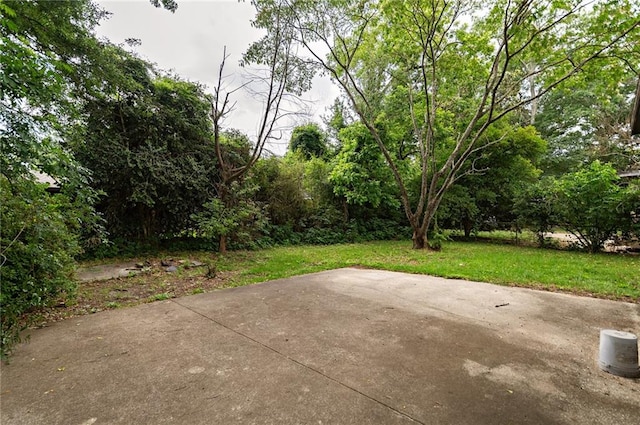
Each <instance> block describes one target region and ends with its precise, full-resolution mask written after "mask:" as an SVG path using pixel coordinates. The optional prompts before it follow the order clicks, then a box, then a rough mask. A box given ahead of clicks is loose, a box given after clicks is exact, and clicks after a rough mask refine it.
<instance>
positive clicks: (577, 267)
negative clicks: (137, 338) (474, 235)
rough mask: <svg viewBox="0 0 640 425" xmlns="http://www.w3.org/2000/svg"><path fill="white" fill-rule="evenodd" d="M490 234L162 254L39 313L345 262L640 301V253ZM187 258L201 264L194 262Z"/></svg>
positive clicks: (52, 316) (83, 310) (57, 313)
mask: <svg viewBox="0 0 640 425" xmlns="http://www.w3.org/2000/svg"><path fill="white" fill-rule="evenodd" d="M490 236H491V240H493V241H496V240H500V241H502V242H501V243H487V242H486V240H485V241H484V242H480V241H475V242H451V241H450V242H445V243H444V244H443V249H442V251H439V252H434V251H425V250H421V251H416V250H413V249H411V242H410V241H384V242H371V243H362V244H345V245H330V246H295V247H280V248H272V249H264V250H259V251H236V252H229V253H227V254H225V255H223V256H219V255H217V254H214V253H207V252H196V251H192V252H171V253H158V254H157V255H155V256H153V257H145V258H138V259H136V261H138V262H147V263H148V264H150V265H151V266H150V267H148V269H146V270H145V271H144V272H143V273H140V274H137V275H134V276H129V277H123V278H117V279H111V280H107V281H96V282H86V283H80V284H79V286H78V290H77V295H76V296H75V297H74V298H71V299H67V300H61V301H60V302H59V303H58V304H57V305H55V307H50V308H46V309H43V310H42V311H39V312H37V313H35V314H36V315H37V316H36V322H37V323H38V324H39V325H43V324H46V323H49V322H52V321H57V320H60V319H64V318H68V317H73V316H79V315H84V314H89V313H95V312H98V311H102V310H107V309H117V308H123V307H128V306H132V305H137V304H141V303H147V302H153V301H160V300H166V299H170V298H175V297H181V296H185V295H191V294H199V293H203V292H209V291H213V290H216V289H220V288H228V287H235V286H243V285H249V284H252V283H257V282H263V281H267V280H273V279H280V278H286V277H290V276H296V275H301V274H305V273H313V272H319V271H324V270H331V269H337V268H341V267H366V268H372V269H381V270H391V271H399V272H408V273H416V274H428V275H433V276H441V277H447V278H457V279H467V280H475V281H482V282H490V283H495V284H499V285H509V286H519V287H528V288H536V289H543V290H550V291H562V292H569V293H574V294H578V295H585V296H594V297H599V298H609V299H616V300H625V301H631V302H636V303H637V302H639V300H640V257H638V256H630V255H619V254H587V253H581V252H572V251H559V250H550V249H539V248H532V247H526V246H515V245H513V244H512V241H511V239H510V238H509V235H506V234H505V235H497V236H498V237H496V235H493V234H492V235H490ZM507 242H508V243H507ZM171 258H173V259H175V260H179V259H184V260H187V261H185V262H183V263H181V264H182V265H181V266H179V267H178V270H177V271H176V272H173V273H167V272H166V271H165V267H161V260H162V259H164V260H166V259H171ZM129 260H130V259H129ZM188 260H197V261H200V262H202V263H203V265H202V266H196V267H190V266H189V264H190V263H189V262H188ZM117 262H118V260H110V261H109V263H117ZM97 264H105V260H101V261H100V262H96V261H90V262H86V263H83V264H81V266H85V267H86V266H93V265H97Z"/></svg>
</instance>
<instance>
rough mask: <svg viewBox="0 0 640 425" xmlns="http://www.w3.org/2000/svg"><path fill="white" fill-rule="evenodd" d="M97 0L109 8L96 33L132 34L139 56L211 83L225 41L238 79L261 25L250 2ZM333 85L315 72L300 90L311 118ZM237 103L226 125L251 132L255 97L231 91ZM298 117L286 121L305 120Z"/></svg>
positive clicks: (229, 67) (115, 37)
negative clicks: (170, 6) (166, 5)
mask: <svg viewBox="0 0 640 425" xmlns="http://www.w3.org/2000/svg"><path fill="white" fill-rule="evenodd" d="M97 3H98V4H99V5H100V6H101V7H102V8H104V9H106V10H108V11H110V12H111V13H112V16H111V17H110V18H109V19H108V20H105V21H103V22H102V23H101V25H100V26H99V28H98V30H97V35H98V36H99V37H106V38H108V39H109V40H111V42H113V43H116V44H119V43H123V42H124V41H125V39H127V38H137V39H139V40H140V41H141V42H142V44H141V45H140V46H138V47H136V48H135V49H134V50H135V51H136V52H137V53H138V54H140V55H141V56H142V57H143V58H145V59H147V60H149V61H150V62H153V63H155V64H157V66H158V67H159V68H160V69H164V70H172V71H173V72H175V73H176V74H178V75H180V76H181V77H182V78H185V79H187V80H191V81H199V82H201V83H203V84H205V85H206V86H208V87H213V85H214V83H215V81H216V78H217V71H218V67H219V65H220V61H221V60H222V55H223V49H224V47H225V46H226V48H227V53H228V54H230V57H229V59H228V60H227V63H226V69H225V74H227V75H228V76H229V79H228V80H227V83H228V84H229V85H230V86H239V85H240V84H242V82H243V79H242V73H243V70H242V69H241V68H240V66H239V65H238V62H239V60H240V58H241V57H242V53H243V52H244V51H245V50H246V48H247V47H248V46H249V44H250V43H252V42H253V41H256V40H258V39H259V38H260V36H261V34H262V33H261V31H260V30H257V29H256V28H253V27H252V26H251V19H252V18H253V17H254V14H255V12H254V9H253V6H251V4H250V3H249V2H237V1H233V0H218V1H184V0H181V1H179V2H178V5H179V6H178V10H177V11H176V12H175V13H171V12H169V11H167V10H164V9H156V8H154V7H153V6H152V5H151V4H150V3H149V1H148V0H129V1H117V0H99V1H97ZM337 94H338V90H337V88H336V87H334V86H333V85H332V84H331V82H330V81H329V80H328V78H326V77H325V78H317V79H316V80H315V83H314V87H313V89H312V90H311V91H310V92H309V93H308V94H307V95H306V96H305V98H306V99H308V100H310V101H312V102H313V104H312V105H311V114H312V115H313V117H310V118H308V119H311V120H313V121H316V122H320V115H322V114H324V113H325V108H326V107H327V106H329V105H331V104H332V103H333V99H334V98H335V97H336V96H337ZM234 100H235V101H237V107H236V110H235V112H234V113H233V115H232V116H231V117H230V118H229V119H228V120H227V122H226V125H228V126H229V127H230V128H237V129H239V130H241V131H243V132H244V133H246V134H248V135H249V136H253V135H254V134H255V131H256V127H257V125H258V120H259V116H260V111H261V107H262V105H261V103H260V102H259V100H257V99H255V98H254V97H252V96H250V95H249V94H248V93H246V92H237V93H235V94H234ZM308 119H305V118H300V117H298V118H297V119H296V121H292V122H291V123H289V125H294V124H296V123H300V122H302V121H305V120H308ZM288 139H289V135H288V134H285V135H284V136H283V139H282V140H281V141H279V142H274V143H272V144H271V146H268V148H269V150H271V151H272V152H275V153H278V154H283V153H284V152H285V151H286V145H287V142H288Z"/></svg>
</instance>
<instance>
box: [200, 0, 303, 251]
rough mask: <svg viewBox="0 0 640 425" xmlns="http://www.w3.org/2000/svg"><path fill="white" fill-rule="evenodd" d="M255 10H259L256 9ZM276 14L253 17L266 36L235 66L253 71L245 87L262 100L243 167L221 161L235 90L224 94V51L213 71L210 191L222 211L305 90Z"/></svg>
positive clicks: (223, 239) (299, 62)
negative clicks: (215, 174) (214, 166)
mask: <svg viewBox="0 0 640 425" xmlns="http://www.w3.org/2000/svg"><path fill="white" fill-rule="evenodd" d="M257 7H258V9H261V6H259V5H258V6H257ZM284 18H285V16H284V15H283V14H282V13H280V11H278V10H274V11H271V12H269V13H268V15H264V14H260V13H259V14H258V16H257V17H256V20H255V21H254V22H253V25H254V26H257V27H262V26H264V25H266V24H267V22H268V23H269V26H270V29H271V30H270V31H269V33H268V34H266V35H265V36H264V37H262V38H261V39H260V40H259V41H257V42H255V43H253V44H252V45H251V46H249V48H248V49H247V51H246V52H245V53H244V55H243V58H242V61H241V64H242V65H244V66H247V67H248V66H250V65H255V66H257V67H258V69H256V70H254V73H253V75H252V80H251V81H250V82H249V83H248V84H246V85H253V86H254V88H253V91H254V95H255V97H256V98H259V99H261V100H262V106H263V107H262V114H261V116H260V119H259V123H258V126H257V128H258V131H257V134H256V136H255V138H254V139H253V140H252V146H251V152H250V154H249V158H248V160H247V161H246V162H245V163H242V164H237V163H233V162H231V161H229V160H227V159H226V158H225V155H224V146H223V139H222V136H221V135H222V133H223V124H224V119H225V118H226V117H227V116H228V115H229V114H230V113H232V112H233V109H234V106H235V103H233V102H231V95H232V94H233V93H234V92H235V91H236V90H238V89H234V90H225V87H224V84H223V82H224V67H225V62H226V60H227V59H228V56H227V53H226V48H225V50H224V53H223V59H222V62H221V64H220V68H219V70H218V79H217V83H216V86H215V87H214V93H213V100H212V102H211V120H212V122H213V143H214V148H215V153H216V158H217V161H218V169H219V172H220V176H219V179H218V180H217V181H216V184H215V188H216V192H217V197H218V199H219V200H220V201H221V202H222V204H223V205H224V206H225V208H230V207H232V204H231V203H230V202H231V201H230V200H231V199H233V196H232V194H231V191H232V185H233V184H234V183H235V182H240V183H241V182H242V180H244V179H245V177H246V176H247V173H248V172H249V170H251V168H252V167H253V166H254V165H255V163H256V162H257V161H258V159H259V158H260V156H261V155H262V152H263V150H264V146H265V144H266V143H267V141H269V140H271V139H272V138H274V137H275V134H274V132H275V131H276V130H277V129H278V125H279V124H280V123H281V121H282V120H283V119H284V118H286V117H287V116H289V115H290V113H289V112H288V110H287V108H286V107H285V105H286V104H287V102H288V101H289V100H291V99H293V97H294V96H295V95H299V94H301V93H302V91H304V90H307V89H308V88H309V87H310V84H311V78H312V73H311V70H310V67H309V65H308V62H307V61H305V60H303V59H301V58H298V57H296V56H295V55H294V51H293V49H294V44H293V43H294V39H293V38H292V35H293V34H292V28H291V27H290V26H289V25H288V23H287V21H286V20H285V19H284ZM226 249H227V234H226V233H224V232H223V233H221V234H220V235H219V251H220V252H225V251H226Z"/></svg>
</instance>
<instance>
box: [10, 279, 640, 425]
mask: <svg viewBox="0 0 640 425" xmlns="http://www.w3.org/2000/svg"><path fill="white" fill-rule="evenodd" d="M496 306H500V307H496ZM602 328H613V329H619V330H625V331H628V332H632V333H635V334H636V335H638V334H640V305H638V304H630V303H621V302H612V301H606V300H596V299H589V298H581V297H575V296H570V295H563V294H554V293H546V292H538V291H532V290H526V289H517V288H507V287H499V286H494V285H489V284H484V283H477V282H466V281H457V280H446V279H439V278H433V277H428V276H417V275H407V274H401V273H392V272H383V271H370V270H357V269H341V270H334V271H330V272H323V273H316V274H312V275H307V276H300V277H296V278H291V279H284V280H279V281H273V282H268V283H264V284H260V285H253V286H247V287H242V288H235V289H227V290H222V291H218V292H214V293H209V294H201V295H195V296H190V297H186V298H180V299H175V300H170V301H163V302H158V303H153V304H147V305H143V306H139V307H136V308H131V309H123V310H114V311H108V312H102V313H98V314H95V315H91V316H84V317H81V318H76V319H71V320H67V321H64V322H60V323H56V324H54V325H52V326H51V327H49V328H45V329H38V330H34V331H32V336H31V341H30V342H29V343H27V344H23V345H21V346H20V347H18V349H17V350H16V351H15V354H14V357H13V359H12V362H11V364H9V365H3V367H2V371H1V389H0V397H1V405H0V407H1V414H0V419H1V422H2V424H78V425H79V424H130V423H136V424H159V423H181V424H212V423H219V424H232V423H238V424H245V423H255V424H302V423H304V424H307V423H315V424H330V423H336V424H382V423H384V424H387V423H389V424H404V423H422V424H513V423H517V424H541V423H544V424H556V423H557V424H574V423H575V424H585V423H589V424H637V423H638V418H639V417H640V380H638V379H636V380H632V379H625V378H619V377H616V376H613V375H610V374H607V373H605V372H602V371H600V370H599V368H598V367H597V357H598V338H599V330H600V329H602Z"/></svg>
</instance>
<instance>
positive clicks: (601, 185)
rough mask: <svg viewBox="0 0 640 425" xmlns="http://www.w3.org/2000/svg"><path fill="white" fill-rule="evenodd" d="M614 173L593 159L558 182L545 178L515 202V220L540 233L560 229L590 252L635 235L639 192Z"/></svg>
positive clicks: (540, 234) (541, 239)
mask: <svg viewBox="0 0 640 425" xmlns="http://www.w3.org/2000/svg"><path fill="white" fill-rule="evenodd" d="M619 180H620V178H619V177H618V175H617V173H616V170H615V169H614V168H613V167H612V166H611V165H609V164H601V163H600V162H599V161H594V162H593V163H591V164H590V165H589V166H588V167H586V168H584V169H582V170H579V171H576V172H574V173H568V174H565V175H564V176H562V177H561V178H559V179H554V178H548V179H544V180H542V181H540V182H539V183H538V184H537V185H534V186H531V187H529V188H528V189H526V190H524V191H523V192H522V194H521V196H520V199H519V200H518V201H517V202H516V207H515V210H516V213H517V214H518V217H519V220H520V221H521V222H522V223H523V224H525V225H527V226H529V227H530V228H531V229H532V230H533V231H535V232H536V233H537V234H538V240H539V242H540V244H543V243H544V233H545V232H549V231H551V230H552V229H553V228H554V227H560V228H562V229H564V230H566V231H568V232H570V233H571V234H573V235H574V236H575V237H576V239H577V243H576V246H577V247H578V248H581V249H585V250H588V251H590V252H596V251H599V250H601V249H602V248H603V247H604V243H605V242H606V241H607V240H609V239H611V238H612V237H613V236H614V235H615V234H616V233H618V232H620V233H626V234H630V233H633V232H637V230H638V224H637V220H636V219H635V217H637V214H639V213H640V211H639V210H640V192H639V191H638V189H637V186H636V185H633V184H631V185H628V186H627V187H624V186H622V185H621V184H620V182H619Z"/></svg>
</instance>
